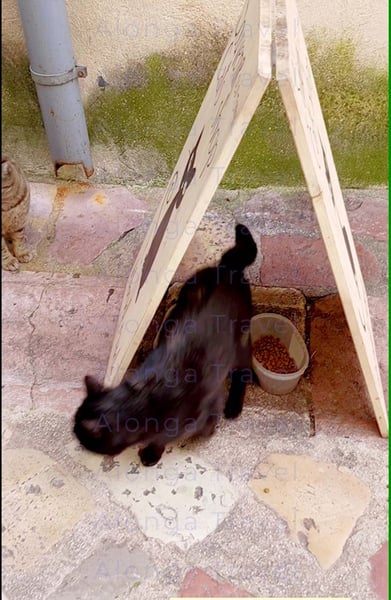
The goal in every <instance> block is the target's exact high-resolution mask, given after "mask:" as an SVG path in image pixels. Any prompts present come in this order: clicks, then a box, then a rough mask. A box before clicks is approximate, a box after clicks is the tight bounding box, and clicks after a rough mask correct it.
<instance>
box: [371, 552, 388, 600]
mask: <svg viewBox="0 0 391 600" xmlns="http://www.w3.org/2000/svg"><path fill="white" fill-rule="evenodd" d="M370 563H371V582H372V587H373V590H374V591H375V592H376V594H377V595H378V596H379V598H381V600H387V598H388V542H385V543H384V544H383V545H382V547H381V548H380V549H379V550H378V551H377V552H376V554H374V555H373V556H372V558H371V559H370Z"/></svg>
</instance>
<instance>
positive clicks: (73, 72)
mask: <svg viewBox="0 0 391 600" xmlns="http://www.w3.org/2000/svg"><path fill="white" fill-rule="evenodd" d="M30 73H31V77H32V78H33V80H34V81H35V83H38V84H39V85H63V84H64V83H68V82H69V81H72V80H73V79H77V78H78V77H83V78H84V77H87V67H83V66H79V65H75V66H74V67H72V69H69V71H65V72H64V73H57V74H53V75H46V74H44V73H36V72H35V71H34V70H33V69H32V68H31V66H30Z"/></svg>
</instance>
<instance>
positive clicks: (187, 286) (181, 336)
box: [74, 225, 257, 466]
mask: <svg viewBox="0 0 391 600" xmlns="http://www.w3.org/2000/svg"><path fill="white" fill-rule="evenodd" d="M256 255H257V246H256V244H255V242H254V240H253V238H252V236H251V233H250V232H249V230H248V229H247V227H245V226H244V225H237V226H236V245H235V246H234V247H233V248H231V249H230V250H228V251H227V252H226V253H225V254H224V255H223V256H222V258H221V261H220V264H219V265H217V266H214V267H209V268H206V269H202V270H201V271H198V272H197V273H196V274H195V275H194V276H193V277H191V278H190V279H188V280H187V281H186V282H185V283H184V285H183V287H182V288H181V291H180V293H179V296H178V300H177V303H176V304H175V306H174V308H173V310H172V311H170V313H169V316H168V317H167V319H166V321H165V322H164V324H163V327H162V329H161V333H160V336H159V340H158V344H157V347H156V348H155V349H154V350H153V351H152V352H151V353H150V354H149V355H148V357H147V359H146V361H145V362H144V363H143V365H142V366H141V367H139V368H138V369H137V370H136V371H135V372H133V374H132V375H130V376H129V378H126V379H125V380H124V381H123V382H122V383H121V384H120V385H118V386H117V387H115V388H114V389H105V388H104V387H103V386H102V385H101V384H100V383H99V382H98V381H96V380H95V379H94V378H92V377H88V376H87V377H86V378H85V383H86V388H87V397H86V399H85V400H84V402H83V404H82V405H81V406H80V407H79V409H78V411H77V413H76V415H75V423H74V432H75V434H76V436H77V437H78V439H79V441H80V442H81V443H82V444H83V446H85V447H86V448H87V449H88V450H91V451H92V452H97V453H100V454H109V455H115V454H119V453H120V452H122V450H124V449H125V448H127V447H128V446H131V445H134V444H137V445H139V446H141V449H140V451H139V456H140V458H141V462H142V463H143V464H144V465H146V466H149V465H154V464H156V463H157V462H158V461H159V459H160V457H161V455H162V453H163V451H164V448H165V446H166V444H167V443H168V442H172V441H173V440H175V439H179V438H187V437H192V436H194V435H202V436H209V435H211V434H212V433H213V431H214V428H215V425H216V423H217V420H218V418H219V417H220V415H222V414H224V416H225V417H226V418H227V419H233V418H235V417H237V416H239V415H240V413H241V411H242V405H243V398H244V393H245V389H246V384H247V383H250V381H252V370H251V347H250V339H249V325H250V319H251V314H252V305H251V290H250V285H249V283H248V281H247V279H246V278H245V276H244V273H243V270H244V268H245V267H246V266H247V265H250V264H251V263H252V262H253V261H254V260H255V257H256ZM227 381H228V382H229V383H230V389H229V393H228V397H227V395H226V392H225V383H226V382H227Z"/></svg>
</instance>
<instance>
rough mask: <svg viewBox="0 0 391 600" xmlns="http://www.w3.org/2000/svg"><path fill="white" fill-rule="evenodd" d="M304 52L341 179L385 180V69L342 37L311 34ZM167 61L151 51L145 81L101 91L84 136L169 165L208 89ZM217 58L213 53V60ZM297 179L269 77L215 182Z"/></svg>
mask: <svg viewBox="0 0 391 600" xmlns="http://www.w3.org/2000/svg"><path fill="white" fill-rule="evenodd" d="M309 51H310V55H311V61H312V65H313V71H314V76H315V80H316V82H317V88H318V92H319V96H320V101H321V105H322V108H323V112H324V117H325V120H326V125H327V128H328V131H329V135H330V141H331V146H332V149H333V153H334V157H335V161H336V165H337V169H338V172H339V175H340V179H341V184H342V186H344V187H365V186H368V185H376V184H379V185H381V184H386V182H387V172H388V167H387V144H388V142H387V130H388V128H387V114H388V104H387V96H388V78H387V73H386V71H385V70H381V69H377V68H374V67H371V68H370V67H364V66H362V65H360V64H359V63H358V62H357V60H356V56H355V49H354V45H353V44H352V43H351V42H350V41H349V40H338V41H333V42H330V43H328V44H325V43H324V42H323V41H322V42H321V41H319V40H317V39H312V40H310V42H309ZM177 61H180V58H179V57H178V58H177ZM173 62H175V61H173V58H172V57H159V56H153V57H150V59H149V60H148V61H147V63H146V84H145V85H143V86H142V87H134V88H130V89H127V90H122V91H116V90H113V89H110V88H107V89H106V90H105V91H104V92H101V93H100V95H99V96H98V97H97V98H95V99H94V102H93V103H92V105H91V106H90V107H89V110H88V123H89V130H90V134H91V139H92V140H93V141H106V142H108V141H111V140H112V141H114V142H115V143H116V144H118V145H119V146H121V147H124V146H125V147H126V146H127V145H130V146H140V145H141V146H143V147H145V148H154V149H157V150H158V151H159V152H160V153H161V155H162V157H164V159H165V160H166V161H167V163H168V165H169V168H170V169H172V168H173V167H174V166H175V163H176V160H177V158H178V156H179V153H180V151H181V148H182V146H183V144H184V142H185V140H186V137H187V134H188V132H189V131H190V128H191V125H192V123H193V121H194V118H195V116H196V114H197V112H198V109H199V107H200V105H201V102H202V99H203V97H204V95H205V92H206V90H207V84H206V83H204V84H202V83H198V84H197V85H195V84H194V82H192V81H191V79H190V78H189V77H187V76H183V77H179V78H178V77H176V78H174V77H172V66H173ZM216 62H217V60H216V57H212V60H211V64H213V67H215V64H216ZM212 72H213V69H212ZM303 184H304V179H303V175H302V172H301V168H300V165H299V161H298V158H297V153H296V150H295V147H294V143H293V139H292V136H291V133H290V130H289V127H288V122H287V118H286V116H285V112H284V108H283V105H282V101H281V99H280V95H279V92H278V90H277V86H276V84H275V83H272V84H271V85H270V86H269V88H268V90H267V92H266V94H265V96H264V98H263V99H262V102H261V105H260V106H259V108H258V109H257V111H256V113H255V115H254V118H253V120H252V122H251V123H250V125H249V127H248V130H247V132H246V134H245V136H244V138H243V140H242V142H241V144H240V146H239V149H238V151H237V153H236V155H235V156H234V158H233V160H232V163H231V165H230V167H229V169H228V171H227V173H226V175H225V177H224V179H223V182H222V186H224V187H227V188H232V189H235V188H253V187H258V186H261V185H303Z"/></svg>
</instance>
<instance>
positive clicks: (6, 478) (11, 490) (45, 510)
mask: <svg viewBox="0 0 391 600" xmlns="http://www.w3.org/2000/svg"><path fill="white" fill-rule="evenodd" d="M2 502H3V542H2V544H3V560H4V564H5V565H6V566H14V567H15V568H17V569H27V568H31V567H33V566H34V565H36V564H37V563H39V561H41V560H42V558H43V557H44V556H45V555H46V554H47V553H48V552H50V549H51V548H52V547H53V546H54V545H55V544H57V543H58V542H60V541H61V539H62V537H63V535H64V534H65V532H66V531H68V530H70V529H72V527H73V526H74V525H75V524H76V523H77V522H78V521H79V520H80V519H81V518H82V516H83V515H84V514H86V513H87V512H89V511H91V510H92V509H93V508H94V502H93V500H92V497H91V494H90V492H89V491H88V490H87V489H86V488H85V487H84V486H82V485H81V484H80V483H78V482H77V481H76V479H75V478H74V477H72V476H71V475H68V474H67V473H66V472H65V471H64V470H63V469H62V468H61V467H60V466H59V465H58V464H57V463H56V462H55V461H53V460H52V459H51V458H50V457H49V456H47V455H46V454H44V453H43V452H41V451H39V450H33V449H30V448H23V449H22V448H20V449H6V450H4V452H3V489H2Z"/></svg>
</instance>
